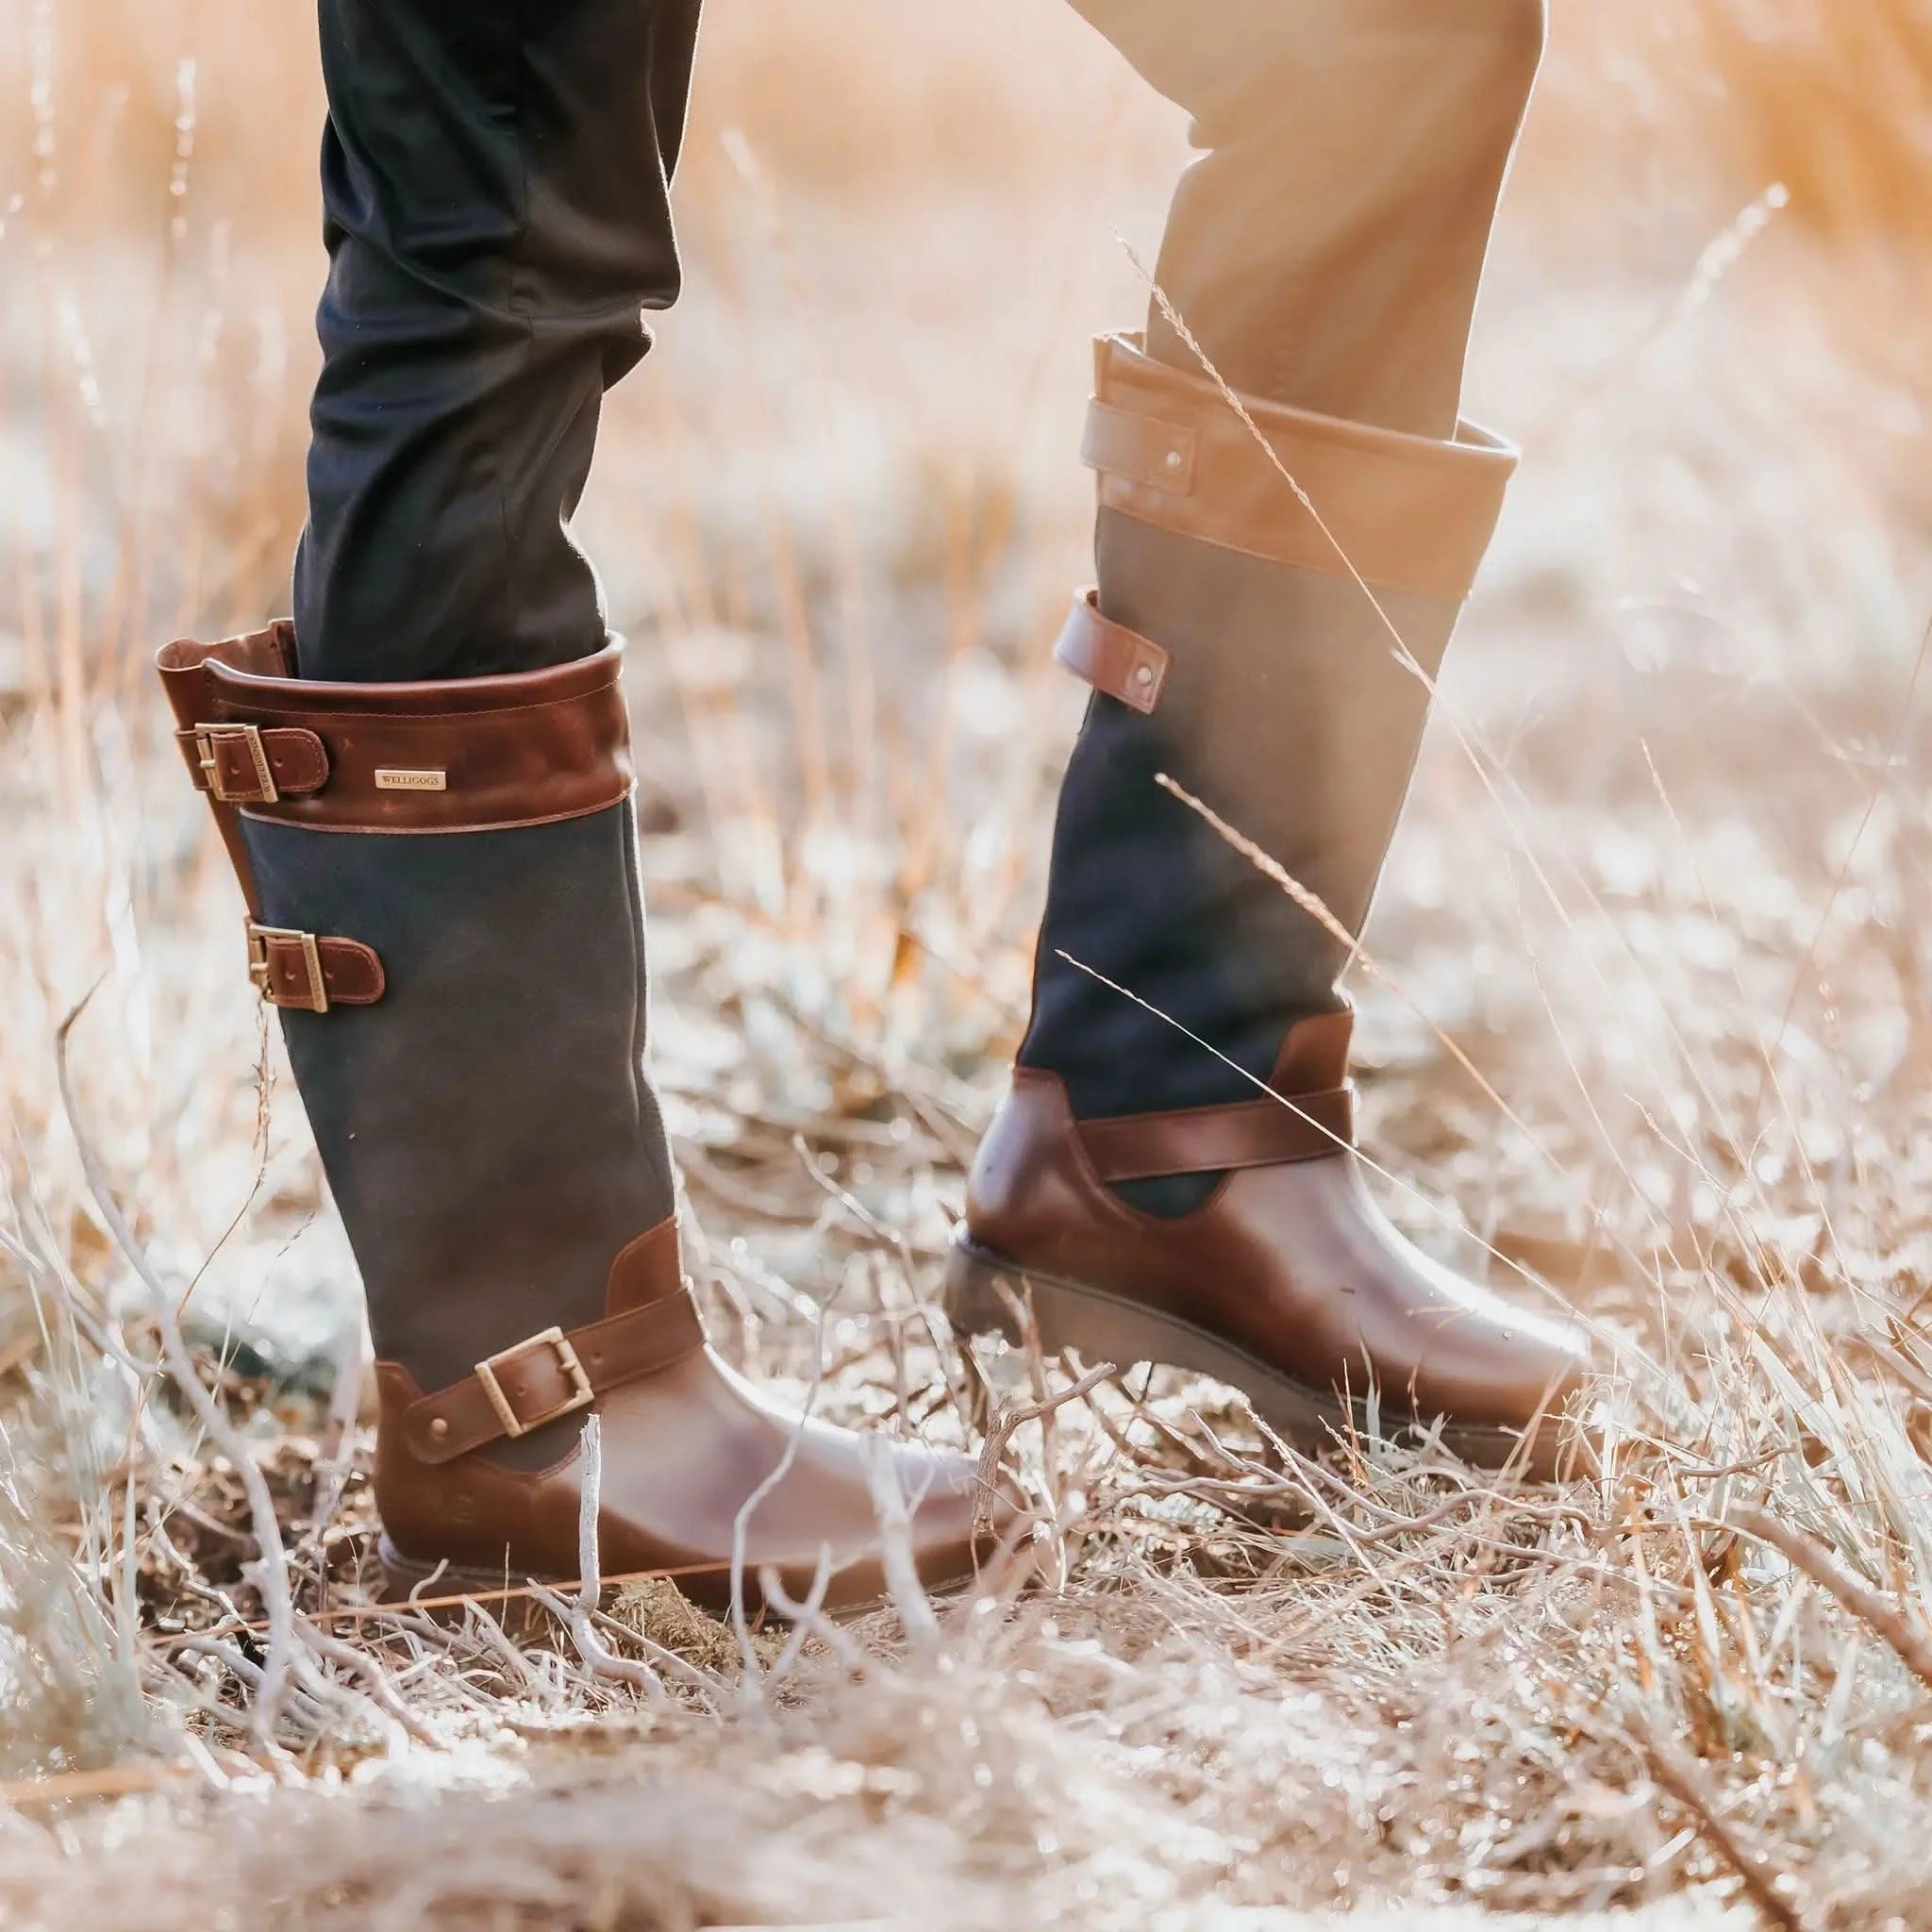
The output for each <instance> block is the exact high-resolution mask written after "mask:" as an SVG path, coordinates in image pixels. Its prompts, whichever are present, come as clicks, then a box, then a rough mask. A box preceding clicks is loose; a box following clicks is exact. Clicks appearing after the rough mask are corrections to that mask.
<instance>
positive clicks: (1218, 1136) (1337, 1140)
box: [1079, 1086, 1355, 1183]
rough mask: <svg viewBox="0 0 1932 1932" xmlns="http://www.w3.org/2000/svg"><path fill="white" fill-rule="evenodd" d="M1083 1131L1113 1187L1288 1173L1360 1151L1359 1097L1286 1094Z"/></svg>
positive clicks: (1140, 1116)
mask: <svg viewBox="0 0 1932 1932" xmlns="http://www.w3.org/2000/svg"><path fill="white" fill-rule="evenodd" d="M1079 1126H1080V1141H1081V1144H1082V1146H1084V1147H1085V1149H1086V1151H1087V1158H1088V1159H1089V1160H1090V1161H1091V1163H1092V1166H1093V1171H1094V1173H1095V1174H1098V1175H1099V1176H1100V1178H1101V1179H1102V1180H1104V1181H1108V1182H1109V1183H1111V1182H1116V1181H1145V1180H1156V1179H1158V1178H1160V1177H1161V1176H1163V1175H1167V1174H1220V1173H1223V1172H1224V1171H1225V1170H1227V1169H1230V1168H1243V1167H1282V1166H1286V1165H1287V1164H1288V1163H1289V1162H1291V1161H1298V1160H1327V1159H1331V1158H1334V1157H1335V1156H1336V1155H1339V1154H1345V1153H1347V1152H1348V1150H1349V1149H1350V1148H1351V1147H1353V1146H1354V1144H1355V1089H1354V1087H1353V1086H1346V1087H1337V1088H1334V1089H1332V1090H1331V1091H1328V1092H1325V1093H1300V1094H1295V1095H1293V1096H1290V1095H1287V1094H1283V1095H1282V1096H1281V1097H1280V1098H1278V1099H1274V1100H1249V1101H1240V1102H1237V1103H1236V1104H1235V1105H1234V1106H1231V1107H1192V1108H1182V1109H1179V1110H1178V1111H1175V1112H1172V1113H1137V1114H1119V1115H1116V1116H1115V1117H1114V1118H1112V1119H1110V1120H1097V1121H1082V1122H1081V1123H1080V1124H1079Z"/></svg>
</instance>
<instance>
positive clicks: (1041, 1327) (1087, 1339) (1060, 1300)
mask: <svg viewBox="0 0 1932 1932" xmlns="http://www.w3.org/2000/svg"><path fill="white" fill-rule="evenodd" d="M1002 1289H1004V1291H1005V1292H1002ZM941 1307H943V1308H944V1309H945V1312H946V1319H947V1320H948V1321H949V1322H951V1324H953V1332H954V1333H955V1334H956V1335H958V1336H962V1337H964V1336H973V1335H991V1336H997V1337H999V1338H1000V1339H1002V1340H1003V1341H1009V1342H1011V1343H1013V1344H1014V1345H1015V1346H1016V1347H1019V1346H1024V1342H1025V1339H1026V1329H1027V1326H1028V1324H1029V1321H1030V1324H1031V1326H1032V1329H1033V1332H1034V1333H1035V1334H1036V1335H1037V1336H1038V1338H1039V1341H1040V1349H1041V1354H1042V1355H1046V1356H1056V1355H1059V1354H1061V1353H1063V1352H1064V1351H1065V1350H1067V1349H1069V1348H1071V1349H1074V1350H1075V1351H1077V1353H1078V1355H1079V1357H1080V1359H1081V1360H1082V1361H1083V1362H1084V1363H1085V1364H1086V1365H1087V1366H1088V1367H1089V1368H1092V1367H1094V1366H1096V1365H1098V1364H1099V1363H1101V1362H1112V1363H1113V1364H1114V1366H1115V1367H1116V1368H1119V1369H1126V1368H1129V1367H1131V1366H1133V1365H1134V1364H1135V1363H1138V1362H1147V1363H1152V1364H1157V1365H1158V1366H1161V1367H1164V1368H1170V1369H1179V1370H1182V1371H1184V1372H1186V1373H1189V1374H1197V1375H1208V1376H1210V1377H1212V1379H1213V1380H1215V1381H1217V1382H1220V1383H1223V1384H1224V1385H1225V1386H1227V1387H1229V1388H1233V1389H1240V1390H1243V1391H1246V1393H1247V1396H1248V1399H1249V1401H1250V1402H1251V1403H1252V1404H1253V1406H1254V1407H1255V1411H1256V1413H1257V1414H1258V1415H1260V1416H1261V1417H1262V1418H1263V1419H1264V1420H1265V1421H1266V1422H1267V1423H1268V1424H1269V1426H1270V1427H1271V1428H1273V1429H1274V1430H1275V1431H1276V1432H1277V1433H1278V1434H1280V1435H1281V1436H1282V1437H1284V1438H1285V1439H1286V1440H1287V1441H1291V1442H1292V1443H1294V1444H1295V1445H1296V1447H1298V1448H1302V1449H1307V1450H1316V1449H1320V1448H1323V1447H1324V1446H1326V1445H1327V1444H1329V1443H1332V1442H1334V1441H1337V1440H1338V1439H1345V1438H1346V1437H1348V1436H1349V1435H1350V1434H1352V1433H1353V1432H1354V1431H1355V1430H1356V1428H1357V1425H1358V1424H1359V1422H1360V1420H1361V1419H1360V1418H1359V1417H1356V1416H1353V1415H1352V1414H1351V1412H1350V1409H1349V1408H1348V1407H1347V1406H1345V1405H1344V1404H1342V1403H1341V1402H1339V1401H1337V1400H1336V1399H1335V1398H1334V1397H1333V1396H1328V1395H1324V1394H1323V1393H1321V1392H1319V1391H1315V1390H1312V1389H1308V1388H1306V1387H1304V1386H1303V1385H1302V1384H1301V1383H1299V1382H1296V1381H1294V1380H1292V1379H1291V1378H1290V1377H1289V1376H1287V1375H1283V1374H1279V1373H1278V1372H1277V1371H1275V1370H1274V1369H1271V1368H1269V1367H1268V1366H1267V1365H1266V1364H1265V1363H1263V1362H1260V1361H1257V1359H1256V1358H1255V1357H1253V1356H1250V1355H1248V1354H1246V1353H1245V1352H1244V1351H1243V1350H1241V1349H1239V1348H1237V1347H1235V1346H1234V1345H1233V1344H1232V1343H1230V1342H1227V1341H1223V1340H1222V1339H1221V1338H1220V1337H1218V1336H1215V1335H1210V1334H1209V1333H1208V1332H1207V1331H1206V1330H1205V1329H1202V1328H1197V1327H1195V1326H1194V1325H1193V1324H1191V1323H1190V1322H1183V1321H1180V1320H1178V1319H1177V1318H1175V1317H1174V1316H1171V1315H1165V1314H1162V1313H1160V1312H1159V1311H1158V1310H1157V1309H1154V1308H1148V1307H1141V1306H1140V1305H1139V1304H1137V1303H1135V1302H1131V1301H1127V1300H1124V1299H1123V1298H1122V1297H1121V1296H1118V1295H1112V1294H1108V1293H1107V1292H1106V1291H1104V1290H1101V1289H1096V1288H1092V1287H1089V1286H1086V1285H1084V1284H1075V1283H1073V1282H1067V1281H1058V1280H1055V1279H1053V1278H1052V1277H1050V1276H1046V1275H1041V1274H1030V1273H1026V1272H1024V1271H1022V1270H1021V1269H1018V1268H1014V1267H1012V1266H1010V1265H1009V1264H1008V1263H1007V1262H1004V1261H1001V1260H1000V1259H999V1258H998V1257H996V1256H992V1255H990V1254H988V1253H987V1252H986V1250H985V1249H983V1248H979V1247H975V1246H974V1243H973V1242H972V1241H968V1240H967V1239H966V1236H965V1233H964V1231H963V1230H962V1231H961V1232H960V1233H959V1234H958V1236H956V1237H955V1239H954V1245H953V1252H952V1254H951V1255H950V1256H949V1257H947V1260H946V1274H945V1280H944V1282H943V1284H942V1286H941Z"/></svg>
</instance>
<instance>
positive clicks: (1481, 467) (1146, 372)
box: [1083, 336, 1517, 601]
mask: <svg viewBox="0 0 1932 1932" xmlns="http://www.w3.org/2000/svg"><path fill="white" fill-rule="evenodd" d="M1094 372H1095V373H1094V390H1095V395H1094V400H1093V406H1092V409H1091V414H1090V417H1089V422H1088V430H1087V436H1086V440H1085V444H1084V448H1083V454H1084V456H1085V458H1086V460H1087V461H1088V463H1089V464H1090V465H1091V466H1092V467H1093V468H1094V469H1095V470H1096V471H1097V472H1098V473H1099V482H1100V501H1101V504H1102V505H1103V506H1104V507H1106V508H1111V509H1118V510H1121V511H1123V512H1124V513H1125V514H1126V515H1128V516H1132V517H1138V518H1140V519H1141V521H1142V522H1143V523H1150V524H1158V525H1160V526H1161V527H1162V528H1163V529H1168V530H1173V531H1175V532H1176V533H1178V534H1179V535H1182V536H1187V537H1196V538H1200V539H1202V540H1203V541H1207V542H1209V543H1219V544H1221V545H1223V546H1224V548H1226V549H1230V550H1241V551H1245V552H1247V553H1248V554H1249V555H1251V556H1255V557H1265V558H1274V560H1276V561H1278V562H1282V563H1291V564H1294V565H1297V566H1299V567H1300V568H1302V569H1305V570H1313V571H1320V572H1322V573H1324V575H1334V576H1346V575H1349V568H1348V564H1349V562H1353V564H1354V566H1355V568H1356V570H1357V571H1358V572H1359V573H1360V574H1361V575H1362V576H1363V577H1364V578H1366V579H1367V580H1368V581H1369V582H1371V583H1377V584H1387V585H1391V586H1394V587H1397V588H1402V589H1408V590H1416V591H1429V592H1432V593H1434V594H1436V595H1438V596H1443V597H1451V598H1455V599H1457V601H1459V600H1461V599H1462V598H1464V597H1466V596H1467V595H1468V594H1469V590H1470V586H1471V584H1472V583H1473V581H1474V577H1475V573H1476V568H1477V566H1478V565H1479V564H1480V563H1481V561H1482V558H1483V553H1484V552H1485V551H1486V550H1487V549H1488V548H1489V543H1490V538H1491V535H1492V534H1493V532H1494V530H1495V526H1496V519H1497V517H1498V516H1499V515H1500V514H1501V512H1502V508H1503V492H1504V490H1505V488H1506V486H1507V483H1508V481H1509V477H1510V475H1511V473H1512V472H1513V471H1514V470H1515V467H1516V457H1517V453H1516V451H1515V450H1514V449H1513V448H1511V447H1510V446H1509V445H1508V444H1507V443H1506V442H1504V441H1502V440H1501V439H1499V438H1497V437H1495V436H1492V435H1491V434H1490V432H1489V431H1487V430H1485V429H1479V428H1477V427H1475V426H1474V425H1472V424H1468V423H1464V424H1461V425H1458V426H1457V432H1456V437H1455V440H1454V441H1448V442H1439V441H1434V440H1433V439H1432V438H1429V437H1425V436H1406V435H1403V434H1402V433H1400V432H1399V431H1396V430H1392V429H1382V428H1378V427H1376V426H1374V425H1371V424H1364V423H1349V422H1344V421H1342V420H1341V418H1339V417H1333V416H1322V415H1318V414H1316V413H1315V412H1314V411H1312V410H1308V409H1296V408H1290V407H1288V406H1287V405H1285V404H1281V403H1266V402H1261V401H1258V400H1256V399H1253V398H1243V399H1242V401H1243V407H1244V408H1246V409H1247V411H1248V413H1249V415H1250V416H1251V417H1252V418H1253V420H1254V424H1255V427H1256V428H1257V429H1258V430H1259V431H1260V432H1261V435H1262V436H1263V437H1264V438H1265V439H1266V441H1267V443H1268V446H1269V448H1271V449H1272V450H1273V451H1274V456H1275V457H1276V458H1279V459H1280V465H1281V468H1280V469H1277V468H1276V467H1275V464H1274V461H1271V459H1270V458H1269V455H1268V451H1267V450H1266V449H1263V448H1262V447H1261V445H1260V444H1259V443H1257V441H1256V439H1255V435H1254V432H1253V431H1252V430H1250V428H1249V427H1248V425H1247V424H1245V423H1243V422H1242V421H1241V417H1240V416H1239V415H1238V414H1237V413H1236V412H1235V410H1234V409H1233V408H1230V407H1229V405H1228V402H1227V398H1226V397H1225V396H1224V395H1223V394H1222V392H1221V391H1220V389H1219V388H1218V387H1217V386H1216V385H1215V384H1214V383H1212V382H1210V381H1208V379H1207V378H1206V377H1204V376H1197V375H1191V374H1190V373H1188V372H1187V371H1185V370H1179V369H1171V368H1169V367H1168V366H1167V365H1166V364H1165V363H1163V362H1157V361H1155V360H1154V359H1153V358H1151V357H1149V356H1147V355H1145V354H1144V353H1143V352H1142V350H1141V346H1140V341H1139V339H1138V338H1136V337H1129V336H1102V337H1101V338H1100V339H1099V340H1098V341H1097V342H1096V343H1095V345H1094ZM1129 425H1134V426H1131V427H1130V426H1129ZM1189 439H1191V441H1190V440H1189ZM1171 458H1172V459H1173V460H1171ZM1281 470H1286V471H1287V472H1288V475H1289V476H1291V477H1292V478H1293V479H1294V484H1295V485H1298V486H1299V487H1300V489H1301V491H1303V492H1304V494H1305V495H1306V496H1307V499H1308V501H1309V503H1312V504H1313V506H1314V513H1311V512H1310V510H1309V508H1307V504H1305V503H1303V502H1302V501H1301V499H1300V498H1299V497H1297V495H1296V493H1295V488H1294V487H1293V486H1292V485H1291V484H1290V483H1289V481H1288V480H1287V478H1285V477H1284V476H1283V475H1282V474H1281ZM1316 513H1319V519H1320V521H1319V522H1318V520H1317V514H1316ZM1324 524H1325V525H1327V528H1328V531H1329V532H1330V533H1331V534H1332V536H1333V538H1334V540H1335V541H1333V542H1331V541H1329V537H1328V536H1324V534H1323V529H1322V525H1324ZM1337 544H1340V546H1341V554H1338V551H1337V548H1336V545H1337ZM1344 556H1345V557H1346V558H1347V559H1348V561H1344V560H1343V558H1344Z"/></svg>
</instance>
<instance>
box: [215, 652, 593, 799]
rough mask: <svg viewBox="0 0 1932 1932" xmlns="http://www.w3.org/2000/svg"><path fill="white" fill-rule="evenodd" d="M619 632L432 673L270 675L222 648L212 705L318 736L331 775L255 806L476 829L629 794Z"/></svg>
mask: <svg viewBox="0 0 1932 1932" xmlns="http://www.w3.org/2000/svg"><path fill="white" fill-rule="evenodd" d="M623 657H624V645H623V642H622V641H621V640H619V639H615V638H613V639H612V640H611V641H610V642H609V643H608V644H607V645H606V646H605V647H604V648H603V650H601V651H599V652H597V653H596V654H595V656H593V657H591V658H581V659H579V660H578V661H576V662H575V663H571V664H562V665H558V666H556V667H554V668H552V669H549V670H544V671H530V672H522V673H516V674H512V675H506V676H501V677H472V678H459V679H451V680H449V681H447V682H440V683H435V684H420V683H419V684H364V685H346V684H323V683H319V682H316V681H313V680H311V679H308V678H292V679H291V678H268V677H263V676H261V675H258V674H257V673H254V672H252V671H250V670H248V669H246V668H244V667H242V666H238V665H231V664H229V663H226V662H225V661H223V660H221V659H219V658H217V659H215V660H212V661H211V662H210V663H209V664H208V690H209V701H210V706H211V715H212V716H214V717H215V718H217V719H221V720H234V721H236V722H239V723H244V724H259V725H262V726H264V727H266V726H269V725H271V724H273V725H279V726H287V725H291V724H292V725H299V726H301V727H302V728H305V729H307V730H308V731H311V732H313V733H314V734H315V736H316V737H317V738H318V739H320V740H321V741H322V742H323V744H324V745H325V746H326V748H327V753H328V759H329V766H330V774H329V782H328V784H327V785H326V786H325V788H324V789H323V790H321V791H318V792H315V793H314V794H312V795H310V796H308V797H301V798H283V799H280V800H277V801H275V802H274V803H262V804H255V805H251V806H249V807H248V816H249V817H250V818H262V819H271V820H275V821H276V822H278V823H280V824H293V825H308V826H311V827H313V828H314V829H316V830H318V831H356V832H391V833H421V832H482V831H493V830H498V829H502V828H505V827H508V826H511V825H525V824H535V823H550V822H553V821H556V820H558V819H567V818H581V817H583V816H585V815H586V814H588V813H591V812H594V811H602V810H604V809H605V808H607V807H608V806H612V805H616V804H618V803H619V802H620V801H622V800H623V799H625V798H627V797H628V796H629V795H630V791H631V782H632V774H631V762H630V731H629V723H628V720H627V719H626V717H625V708H624V693H623V691H622V688H621V686H620V684H619V675H620V673H621V670H622V667H623Z"/></svg>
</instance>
